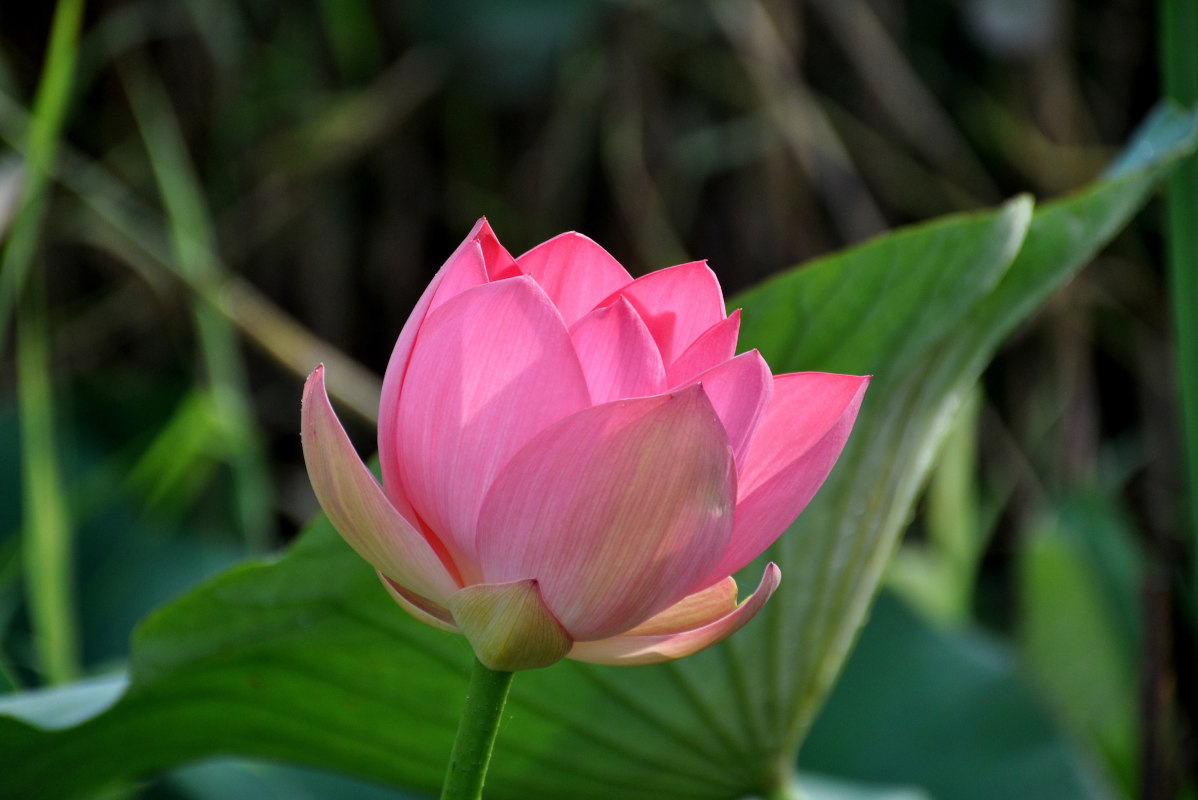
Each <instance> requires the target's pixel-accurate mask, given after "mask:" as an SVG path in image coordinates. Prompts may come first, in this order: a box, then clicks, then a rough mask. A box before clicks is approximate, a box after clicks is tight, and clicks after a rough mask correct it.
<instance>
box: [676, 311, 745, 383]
mask: <svg viewBox="0 0 1198 800" xmlns="http://www.w3.org/2000/svg"><path fill="white" fill-rule="evenodd" d="M739 334H740V309H739V308H738V309H736V310H735V311H733V312H732V313H731V314H729V315H728V318H727V319H722V320H720V321H719V322H717V323H716V324H714V325H712V326H711V327H710V328H708V329H707V330H705V331H703V333H702V334H700V335H699V338H698V339H695V341H693V342H691V345H690V347H688V348H686V350H684V351H683V353H682V355H680V356H678V358H677V360H675V361H674V363H673V364H667V365H666V385H667V386H669V387H670V388H671V389H674V388H676V387H678V386H682V385H684V384H688V383H694V382H695V378H697V377H698V376H699V373H701V372H706V371H707V370H709V369H711V368H712V367H714V366H718V365H719V364H723V363H724V362H725V361H727V360H728V359H730V358H732V356H734V355H736V338H737V336H738V335H739Z"/></svg>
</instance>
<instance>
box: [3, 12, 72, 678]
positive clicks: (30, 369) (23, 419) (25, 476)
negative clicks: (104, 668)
mask: <svg viewBox="0 0 1198 800" xmlns="http://www.w3.org/2000/svg"><path fill="white" fill-rule="evenodd" d="M82 24H83V0H61V2H59V3H58V5H57V6H56V7H55V10H54V21H53V23H52V25H51V29H50V44H49V48H48V52H47V55H46V66H45V68H44V70H43V72H42V77H41V81H40V83H39V84H38V90H37V97H36V99H35V101H34V109H33V117H32V119H31V121H30V124H29V129H28V139H27V144H26V147H25V158H26V162H27V165H28V175H27V178H26V184H25V192H24V196H23V197H22V200H21V206H20V208H19V209H18V211H17V216H16V219H15V220H14V221H13V225H12V230H11V232H10V235H9V239H8V241H7V243H6V246H5V248H4V253H3V258H2V260H0V351H2V350H3V348H4V341H3V337H4V335H5V332H6V331H7V330H8V318H9V316H10V315H11V314H12V311H13V307H14V305H15V304H16V300H17V298H18V297H20V298H21V300H22V303H21V305H20V306H19V308H18V314H17V353H16V371H17V409H18V414H19V416H20V423H19V424H20V434H21V483H22V502H23V508H22V521H21V526H22V530H21V536H22V550H23V553H24V561H25V582H26V589H27V592H28V601H29V620H30V626H31V627H32V628H33V634H34V640H35V642H36V645H35V646H36V648H37V652H38V658H39V660H40V662H41V667H42V670H43V672H44V675H45V678H46V680H47V681H48V682H50V683H64V682H66V681H69V680H71V678H72V677H74V674H75V671H76V661H77V653H76V642H77V636H76V627H75V619H74V597H73V592H72V587H73V582H72V569H71V552H72V546H71V531H70V522H69V514H68V513H67V507H66V499H65V496H64V493H63V490H62V479H61V477H60V475H59V469H58V463H57V458H56V454H55V446H54V411H53V408H54V395H53V391H52V388H51V381H50V353H49V345H48V338H49V337H48V334H47V330H46V327H47V326H46V278H45V275H44V274H42V273H40V272H38V273H35V274H33V275H32V276H31V275H30V273H31V271H32V268H33V263H34V255H35V253H36V251H37V245H38V237H39V233H40V231H41V227H42V219H43V218H44V217H45V214H46V206H47V202H48V196H47V186H48V184H49V180H50V175H51V174H52V172H53V168H54V153H55V150H56V149H57V146H58V139H59V136H60V135H61V131H62V122H63V118H64V117H65V116H66V109H67V102H68V100H69V99H70V95H71V83H72V80H73V74H74V71H75V60H76V50H77V45H78V42H79V30H80V28H81V26H82ZM26 284H28V285H26Z"/></svg>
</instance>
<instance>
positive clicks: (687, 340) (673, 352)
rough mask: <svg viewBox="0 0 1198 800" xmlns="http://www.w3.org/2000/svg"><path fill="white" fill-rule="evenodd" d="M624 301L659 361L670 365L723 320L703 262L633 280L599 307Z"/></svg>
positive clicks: (715, 288)
mask: <svg viewBox="0 0 1198 800" xmlns="http://www.w3.org/2000/svg"><path fill="white" fill-rule="evenodd" d="M617 296H622V297H626V298H627V299H628V300H629V301H630V302H631V303H632V305H633V306H634V307H635V308H636V310H637V311H638V312H639V313H640V315H641V319H643V320H644V321H645V324H646V325H648V326H649V332H650V333H652V334H653V338H654V339H655V340H656V341H657V346H658V348H659V349H660V350H661V360H662V362H663V363H664V364H665V365H666V367H667V368H669V365H670V364H673V363H674V360H675V359H677V358H678V356H679V355H681V354H682V352H683V351H684V350H686V348H687V347H689V346H690V345H691V343H692V342H694V341H695V340H696V339H698V338H699V335H700V334H702V333H703V332H704V331H706V330H707V329H708V328H710V327H711V326H712V325H715V324H716V323H717V322H719V321H720V320H722V319H724V295H723V293H722V292H721V291H720V282H719V281H718V280H716V277H715V273H714V272H712V271H711V270H710V269H709V268H708V266H707V262H706V261H693V262H691V263H689V264H679V265H678V266H676V267H670V268H669V269H661V270H658V271H657V272H650V273H649V274H648V275H643V276H641V277H640V278H637V279H636V280H635V281H633V282H632V283H630V284H628V285H627V286H625V287H624V288H623V289H621V290H620V291H619V292H618V293H616V294H614V295H612V296H609V297H607V298H606V299H605V300H604V301H603V302H602V303H600V304H599V305H601V306H606V305H610V304H611V303H614V302H615V299H616V297H617Z"/></svg>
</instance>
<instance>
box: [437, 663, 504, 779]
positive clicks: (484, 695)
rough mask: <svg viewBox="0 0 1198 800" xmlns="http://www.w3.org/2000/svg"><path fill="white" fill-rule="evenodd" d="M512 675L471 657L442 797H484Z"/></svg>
mask: <svg viewBox="0 0 1198 800" xmlns="http://www.w3.org/2000/svg"><path fill="white" fill-rule="evenodd" d="M515 674H516V673H514V672H498V671H496V670H493V669H488V668H487V667H485V666H483V663H482V662H481V661H479V660H478V659H477V658H476V659H474V670H473V671H472V672H471V673H470V688H469V689H467V690H466V706H465V708H463V709H462V718H461V720H460V721H459V722H458V734H457V737H456V738H455V739H454V741H453V753H452V754H451V755H450V757H449V768H448V769H447V770H446V772H445V786H444V788H443V789H442V790H441V800H478V798H481V797H482V796H483V781H484V780H486V777H487V766H488V765H489V764H490V763H491V750H492V749H493V748H494V747H495V736H496V735H497V734H498V733H499V719H500V717H501V716H502V715H503V706H504V704H505V703H506V702H507V694H508V690H509V689H510V688H511V686H512V678H513V677H514V676H515Z"/></svg>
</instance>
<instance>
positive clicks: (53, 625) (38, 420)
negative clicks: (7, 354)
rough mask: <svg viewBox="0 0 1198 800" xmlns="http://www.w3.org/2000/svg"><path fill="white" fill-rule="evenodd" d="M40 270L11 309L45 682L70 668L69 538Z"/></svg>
mask: <svg viewBox="0 0 1198 800" xmlns="http://www.w3.org/2000/svg"><path fill="white" fill-rule="evenodd" d="M48 339H49V336H48V334H47V330H46V297H45V275H43V274H42V273H41V272H38V273H35V274H34V275H32V276H31V277H30V279H29V281H28V286H27V287H26V290H25V292H24V295H23V302H22V304H21V306H20V308H19V310H18V312H17V405H18V409H19V414H20V429H21V461H22V464H21V475H22V501H23V504H24V505H23V520H22V528H23V529H22V538H23V548H22V549H23V552H24V555H25V584H26V587H27V591H28V601H29V619H30V624H31V625H32V627H33V632H34V639H35V642H36V645H35V646H36V647H37V652H38V657H39V659H40V661H41V667H42V670H43V673H44V675H45V678H46V680H47V682H49V683H66V682H67V681H70V680H71V679H72V678H74V676H75V672H76V659H77V653H76V627H75V617H74V593H73V591H72V587H73V585H74V584H73V580H72V574H73V570H72V568H71V557H72V543H71V530H70V523H69V515H68V513H67V507H66V498H65V497H64V493H63V490H62V479H61V476H60V475H59V470H58V463H57V460H56V458H55V452H54V412H53V406H54V395H53V391H52V389H51V386H50V355H49V352H48V351H49V347H48V344H47V342H48Z"/></svg>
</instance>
